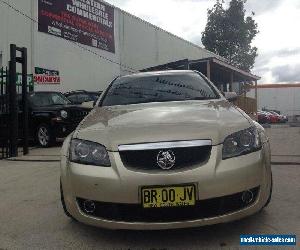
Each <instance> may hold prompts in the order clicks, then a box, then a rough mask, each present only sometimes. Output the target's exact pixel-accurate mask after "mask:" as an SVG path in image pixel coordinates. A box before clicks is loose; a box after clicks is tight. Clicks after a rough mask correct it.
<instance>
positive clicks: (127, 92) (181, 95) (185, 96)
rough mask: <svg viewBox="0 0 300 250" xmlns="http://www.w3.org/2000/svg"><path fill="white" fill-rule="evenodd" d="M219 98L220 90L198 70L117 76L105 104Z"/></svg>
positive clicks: (106, 96)
mask: <svg viewBox="0 0 300 250" xmlns="http://www.w3.org/2000/svg"><path fill="white" fill-rule="evenodd" d="M218 98H220V96H219V94H218V93H217V91H216V90H215V89H214V88H213V87H212V86H211V85H210V83H208V82H207V81H206V80H205V79H204V78H203V77H202V76H201V75H199V74H197V73H189V74H186V73H185V74H183V73H176V74H174V73H166V74H153V75H144V76H139V75H136V76H126V77H120V78H118V79H116V80H115V81H114V82H113V83H112V85H111V86H110V88H109V89H108V91H107V93H106V95H105V97H104V99H103V100H102V106H114V105H127V104H138V103H149V102H168V101H186V100H210V99H218Z"/></svg>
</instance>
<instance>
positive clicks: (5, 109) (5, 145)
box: [0, 68, 9, 159]
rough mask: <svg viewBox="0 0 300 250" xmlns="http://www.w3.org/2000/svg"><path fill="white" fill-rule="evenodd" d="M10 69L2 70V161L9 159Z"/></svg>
mask: <svg viewBox="0 0 300 250" xmlns="http://www.w3.org/2000/svg"><path fill="white" fill-rule="evenodd" d="M7 79H8V69H7V68H1V69H0V159H4V158H8V157H9V133H8V131H9V127H8V116H9V99H8V89H7V82H8V80H7Z"/></svg>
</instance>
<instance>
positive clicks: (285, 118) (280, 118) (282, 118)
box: [269, 111, 288, 123]
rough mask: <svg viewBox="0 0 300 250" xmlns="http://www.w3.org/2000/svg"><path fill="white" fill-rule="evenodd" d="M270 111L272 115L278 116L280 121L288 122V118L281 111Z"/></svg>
mask: <svg viewBox="0 0 300 250" xmlns="http://www.w3.org/2000/svg"><path fill="white" fill-rule="evenodd" d="M269 113H271V114H272V115H274V116H276V117H277V120H278V122H283V123H285V122H287V121H288V118H287V117H286V116H285V115H281V114H279V113H277V112H276V111H269Z"/></svg>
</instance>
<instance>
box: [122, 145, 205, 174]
mask: <svg viewBox="0 0 300 250" xmlns="http://www.w3.org/2000/svg"><path fill="white" fill-rule="evenodd" d="M171 150H172V152H173V153H174V155H175V158H176V160H175V165H174V166H173V167H172V168H171V169H170V170H168V171H172V170H178V169H182V168H187V167H193V166H196V165H197V167H198V166H199V165H201V164H204V163H206V162H207V161H208V160H209V157H210V152H211V146H199V147H187V148H172V149H171ZM160 151H161V149H154V150H136V151H120V156H121V159H122V162H123V164H124V166H125V167H126V168H129V169H137V170H145V171H157V170H162V169H161V168H160V167H159V165H158V163H157V156H158V154H159V152H160ZM164 171H165V170H164Z"/></svg>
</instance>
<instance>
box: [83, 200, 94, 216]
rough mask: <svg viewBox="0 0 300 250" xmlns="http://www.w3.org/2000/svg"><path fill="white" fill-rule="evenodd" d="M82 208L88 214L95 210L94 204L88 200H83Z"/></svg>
mask: <svg viewBox="0 0 300 250" xmlns="http://www.w3.org/2000/svg"><path fill="white" fill-rule="evenodd" d="M83 209H84V211H85V212H86V213H88V214H92V213H94V212H95V210H96V205H95V203H94V202H93V201H90V200H85V201H84V202H83Z"/></svg>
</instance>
